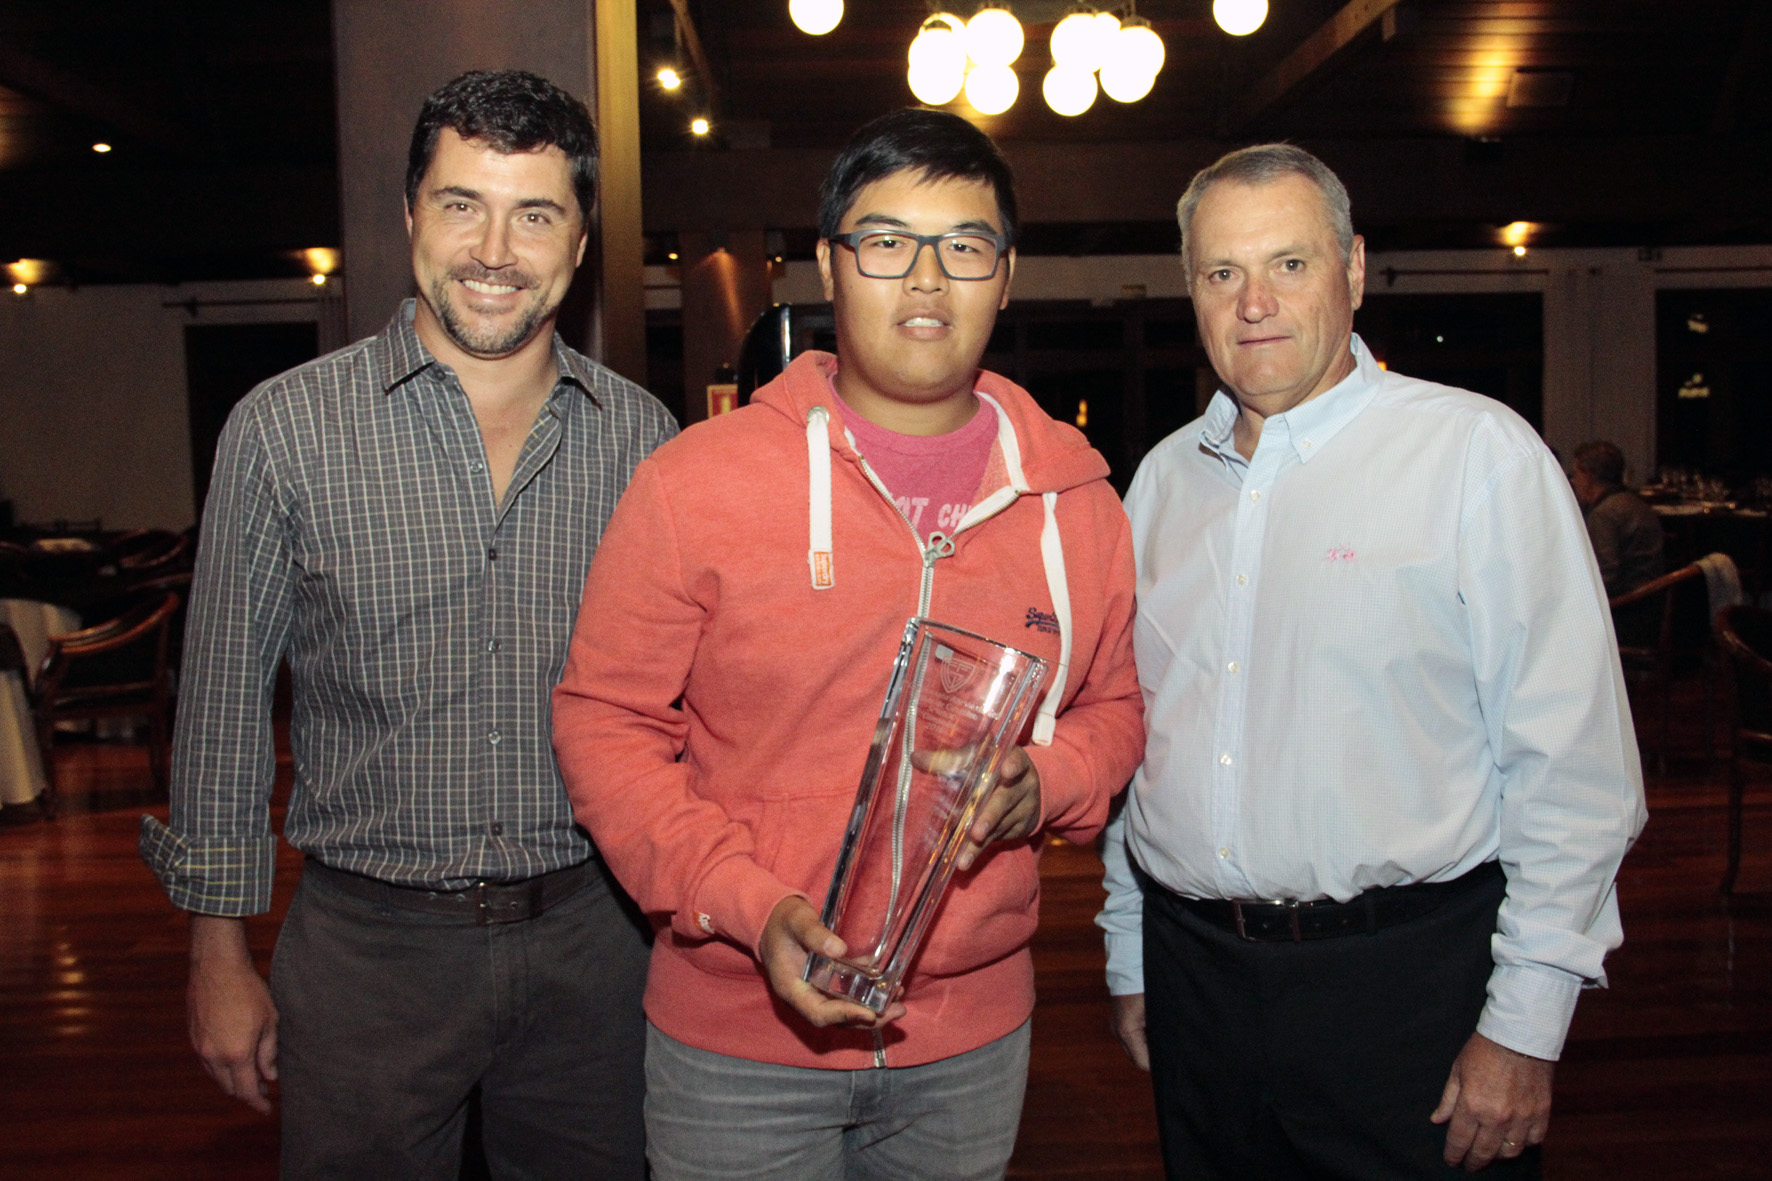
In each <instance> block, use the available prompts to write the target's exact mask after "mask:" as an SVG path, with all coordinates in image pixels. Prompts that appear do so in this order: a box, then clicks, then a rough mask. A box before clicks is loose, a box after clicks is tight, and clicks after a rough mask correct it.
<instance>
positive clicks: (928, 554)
mask: <svg viewBox="0 0 1772 1181" xmlns="http://www.w3.org/2000/svg"><path fill="white" fill-rule="evenodd" d="M855 459H856V462H858V463H860V464H861V474H862V475H864V476H866V477H867V478H868V483H870V484H872V485H873V486H874V491H876V492H878V493H879V494H880V496H881V498H882V499H884V500H885V501H886V503H887V504H889V505H891V506H892V511H893V512H895V513H897V514H898V519H899V520H901V521H903V522H904V527H905V528H906V529H908V530H909V531H910V534H911V544H912V545H914V546H916V547H917V552H918V553H919V554H921V555H922V556H923V576H922V580H921V582H920V584H919V585H918V588H917V616H918V617H919V618H926V617H927V616H928V614H929V600H930V598H931V596H932V595H933V594H934V591H935V563H936V562H938V561H940V560H941V559H942V558H949V557H952V556H953V553H954V539H953V538H952V537H950V536H948V535H947V534H944V533H931V534H930V535H929V544H928V545H927V546H925V545H924V544H923V538H922V535H921V534H919V533H918V532H917V527H916V526H915V525H913V524H911V519H910V518H909V517H907V516H905V515H904V510H903V509H901V508H899V507H898V501H896V500H894V499H892V493H890V492H888V491H887V490H886V485H885V484H884V483H882V482H881V480H880V477H879V476H877V475H875V474H874V469H873V468H872V467H870V466H868V461H867V459H866V458H865V457H864V456H863V455H862V454H861V452H859V451H857V452H856V453H855Z"/></svg>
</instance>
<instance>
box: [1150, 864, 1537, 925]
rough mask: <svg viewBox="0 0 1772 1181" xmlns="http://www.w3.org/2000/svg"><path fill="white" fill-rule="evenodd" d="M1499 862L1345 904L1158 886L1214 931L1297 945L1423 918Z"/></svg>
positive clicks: (1481, 880) (1497, 871) (1491, 876)
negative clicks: (1192, 894) (1194, 893)
mask: <svg viewBox="0 0 1772 1181" xmlns="http://www.w3.org/2000/svg"><path fill="white" fill-rule="evenodd" d="M1502 876H1503V875H1502V871H1501V863H1500V862H1496V861H1485V862H1484V863H1483V864H1482V865H1479V866H1477V868H1475V869H1473V870H1471V871H1470V872H1469V873H1466V874H1463V875H1462V876H1460V877H1456V878H1453V879H1452V880H1451V881H1449V882H1418V883H1415V884H1413V885H1408V886H1387V887H1384V888H1381V889H1376V890H1367V891H1366V892H1365V893H1363V894H1359V895H1357V896H1355V897H1353V898H1350V899H1348V900H1347V901H1346V902H1336V901H1333V900H1332V899H1328V898H1324V899H1320V900H1317V901H1313V902H1298V901H1293V900H1290V899H1278V900H1274V901H1265V900H1247V901H1246V900H1243V899H1229V898H1185V897H1183V896H1182V895H1180V894H1176V893H1174V892H1172V891H1169V890H1167V889H1163V888H1162V887H1158V888H1159V889H1160V890H1162V893H1164V894H1165V895H1167V896H1168V898H1169V901H1171V902H1172V903H1174V904H1175V905H1177V906H1179V907H1181V908H1182V909H1183V910H1185V911H1187V912H1188V913H1189V914H1191V915H1193V916H1194V917H1196V918H1199V919H1202V920H1204V921H1206V922H1208V923H1210V924H1212V925H1213V926H1214V927H1217V928H1219V929H1220V930H1224V931H1229V932H1230V933H1231V934H1233V935H1235V936H1237V937H1238V938H1239V939H1245V940H1248V941H1249V942H1251V943H1302V942H1304V941H1305V940H1307V939H1335V938H1337V937H1339V936H1342V935H1370V934H1372V933H1373V932H1376V931H1382V930H1384V929H1385V928H1386V927H1395V926H1397V925H1398V924H1400V923H1407V922H1410V921H1411V920H1414V919H1419V918H1424V917H1426V916H1427V915H1429V914H1432V913H1433V912H1434V911H1436V910H1438V909H1439V908H1440V906H1441V905H1442V904H1444V903H1445V901H1446V900H1447V899H1448V898H1451V897H1453V896H1455V895H1458V894H1462V893H1464V892H1465V891H1467V890H1474V889H1476V888H1477V887H1479V886H1483V885H1486V884H1489V883H1492V882H1495V881H1497V880H1499V879H1501V878H1502Z"/></svg>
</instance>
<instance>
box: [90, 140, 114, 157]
mask: <svg viewBox="0 0 1772 1181" xmlns="http://www.w3.org/2000/svg"><path fill="white" fill-rule="evenodd" d="M92 150H93V151H95V152H97V153H98V154H99V155H101V156H102V155H104V154H105V153H106V152H108V151H110V150H111V145H110V144H102V143H101V144H93V145H92Z"/></svg>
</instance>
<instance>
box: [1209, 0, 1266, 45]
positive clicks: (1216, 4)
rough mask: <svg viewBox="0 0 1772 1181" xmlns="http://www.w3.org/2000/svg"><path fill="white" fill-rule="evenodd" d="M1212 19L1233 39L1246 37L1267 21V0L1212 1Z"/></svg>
mask: <svg viewBox="0 0 1772 1181" xmlns="http://www.w3.org/2000/svg"><path fill="white" fill-rule="evenodd" d="M1212 19H1213V20H1215V21H1217V22H1218V27H1219V28H1221V29H1223V30H1224V31H1225V32H1227V33H1229V34H1230V35H1231V36H1233V37H1246V36H1248V35H1249V34H1250V33H1253V32H1254V31H1255V30H1257V29H1259V28H1261V22H1262V21H1264V20H1266V19H1267V0H1212Z"/></svg>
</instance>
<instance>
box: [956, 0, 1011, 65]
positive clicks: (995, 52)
mask: <svg viewBox="0 0 1772 1181" xmlns="http://www.w3.org/2000/svg"><path fill="white" fill-rule="evenodd" d="M1024 42H1025V38H1024V36H1023V34H1022V31H1021V22H1020V21H1018V20H1016V19H1015V16H1014V14H1012V13H1011V12H1010V11H1009V10H1008V9H1006V8H981V9H979V10H978V12H977V13H976V14H974V15H973V17H972V19H971V20H969V21H967V22H966V52H967V54H968V55H969V56H970V57H971V58H972V60H973V61H975V62H977V63H978V64H979V65H980V66H1004V67H1007V66H1008V65H1009V63H1010V62H1012V61H1014V60H1015V59H1016V58H1018V57H1020V56H1021V47H1022V45H1023V43H1024Z"/></svg>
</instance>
